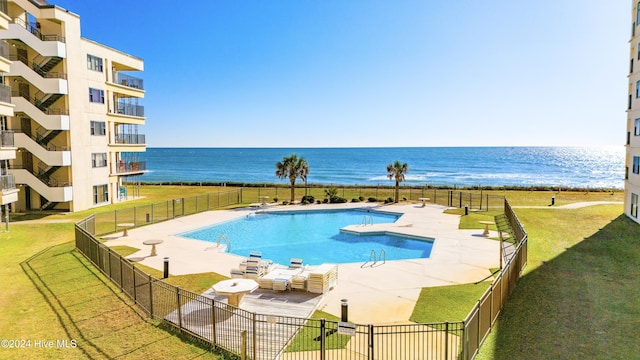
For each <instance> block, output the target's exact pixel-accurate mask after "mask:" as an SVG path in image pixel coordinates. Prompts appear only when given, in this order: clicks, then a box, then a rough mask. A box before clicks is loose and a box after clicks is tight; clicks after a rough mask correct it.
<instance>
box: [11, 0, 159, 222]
mask: <svg viewBox="0 0 640 360" xmlns="http://www.w3.org/2000/svg"><path fill="white" fill-rule="evenodd" d="M6 14H7V15H8V16H7V17H8V19H9V20H8V21H9V24H8V26H7V29H5V30H0V39H4V41H5V42H6V43H7V44H8V46H7V47H8V53H9V55H8V56H9V59H10V60H11V63H10V69H9V71H8V72H7V73H6V74H5V76H4V82H5V84H6V85H8V86H9V87H10V91H11V102H12V104H13V105H14V106H15V108H14V109H13V110H14V113H13V116H12V117H10V118H9V119H8V120H7V125H8V128H9V129H11V130H12V131H13V134H14V142H15V147H16V148H17V149H18V150H17V156H16V157H15V159H14V160H10V161H9V162H10V165H9V174H13V175H14V176H15V182H16V184H18V188H19V189H20V191H19V193H18V196H17V197H18V199H17V202H15V204H14V211H18V212H21V211H30V210H62V211H79V210H84V209H88V208H91V207H96V206H101V205H105V204H110V203H116V202H120V201H123V200H125V199H128V198H132V197H135V196H136V195H138V186H136V185H135V184H137V183H139V177H140V175H142V174H143V173H145V172H146V167H145V164H144V162H141V161H138V155H139V154H140V153H141V152H144V151H145V150H146V142H145V137H144V135H141V134H139V133H138V128H139V126H140V125H144V123H145V117H144V108H143V106H141V105H140V104H139V103H138V102H139V100H140V99H142V98H143V97H144V86H143V80H142V79H140V78H138V77H135V76H132V75H131V74H132V73H133V74H135V72H139V71H142V70H143V66H144V64H143V61H142V59H140V58H137V57H134V56H132V55H129V54H126V53H123V52H121V51H118V50H116V49H113V48H110V47H108V46H105V45H102V44H99V43H97V42H95V41H92V40H88V39H85V38H83V37H81V36H80V17H79V16H78V15H76V14H74V13H71V12H69V11H68V10H65V9H62V8H60V7H58V6H55V5H51V4H48V3H47V2H46V1H44V0H9V1H8V2H7V11H6ZM132 184H133V185H132Z"/></svg>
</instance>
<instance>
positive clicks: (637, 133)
mask: <svg viewBox="0 0 640 360" xmlns="http://www.w3.org/2000/svg"><path fill="white" fill-rule="evenodd" d="M632 2H633V10H632V11H633V12H632V15H631V18H632V20H633V24H632V26H631V41H630V45H631V55H630V63H629V100H628V104H627V142H626V158H625V177H624V213H625V214H626V215H627V216H628V217H629V218H631V219H632V220H633V221H635V222H637V223H640V218H638V205H639V203H640V199H639V198H640V28H639V26H640V1H638V0H633V1H632Z"/></svg>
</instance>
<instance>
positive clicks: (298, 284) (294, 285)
mask: <svg viewBox="0 0 640 360" xmlns="http://www.w3.org/2000/svg"><path fill="white" fill-rule="evenodd" d="M309 273H310V271H308V270H304V271H302V272H301V273H299V274H297V275H293V276H292V277H291V289H298V290H307V280H308V279H309Z"/></svg>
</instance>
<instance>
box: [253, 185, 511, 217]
mask: <svg viewBox="0 0 640 360" xmlns="http://www.w3.org/2000/svg"><path fill="white" fill-rule="evenodd" d="M329 187H330V186H327V187H300V188H297V189H296V198H297V199H300V198H301V197H302V196H303V195H312V196H313V197H314V198H315V199H316V201H318V200H319V201H323V200H324V199H326V194H325V189H327V188H329ZM248 189H249V188H247V191H245V192H244V201H245V202H248V203H252V202H263V201H268V202H271V201H276V199H277V201H288V200H290V194H291V190H290V188H288V187H273V186H270V187H255V188H251V191H249V190H248ZM335 189H336V190H337V193H336V195H337V196H339V197H342V198H345V199H346V200H347V201H350V202H352V201H365V202H366V201H369V199H375V201H384V200H388V199H393V197H394V193H395V189H394V187H393V186H351V187H347V186H340V187H336V188H335ZM399 197H400V199H399V200H403V199H405V200H411V201H422V199H426V200H425V202H427V203H432V204H438V205H443V206H449V207H457V208H464V207H465V206H467V207H468V208H469V209H470V210H485V211H487V210H502V207H503V206H504V196H498V195H490V194H487V193H483V192H482V191H479V192H475V193H471V192H464V191H457V190H451V189H431V188H426V187H401V188H400V193H399Z"/></svg>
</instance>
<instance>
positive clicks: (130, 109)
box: [116, 103, 144, 117]
mask: <svg viewBox="0 0 640 360" xmlns="http://www.w3.org/2000/svg"><path fill="white" fill-rule="evenodd" d="M116 106H117V109H116V114H118V115H126V116H137V117H144V106H142V105H133V104H124V103H118V104H117V105H116Z"/></svg>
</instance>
